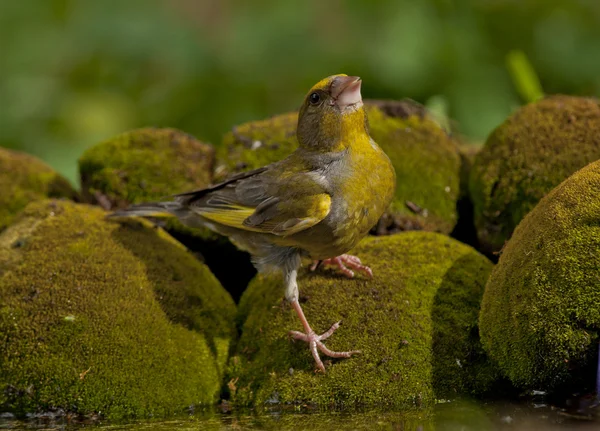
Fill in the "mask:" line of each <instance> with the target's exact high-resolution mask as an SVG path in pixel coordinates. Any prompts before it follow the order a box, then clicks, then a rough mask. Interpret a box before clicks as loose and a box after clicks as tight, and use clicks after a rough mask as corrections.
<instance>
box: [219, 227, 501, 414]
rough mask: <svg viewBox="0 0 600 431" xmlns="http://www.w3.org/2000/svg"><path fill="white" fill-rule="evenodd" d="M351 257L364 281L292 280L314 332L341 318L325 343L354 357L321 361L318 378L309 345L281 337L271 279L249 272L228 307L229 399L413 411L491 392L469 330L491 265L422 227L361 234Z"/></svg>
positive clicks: (289, 316) (279, 297) (291, 321)
mask: <svg viewBox="0 0 600 431" xmlns="http://www.w3.org/2000/svg"><path fill="white" fill-rule="evenodd" d="M355 252H356V254H357V255H358V256H360V258H361V259H362V260H363V262H366V263H368V264H369V265H371V268H372V269H373V271H374V273H375V277H374V279H373V280H366V279H363V278H360V277H358V278H355V279H351V280H349V279H346V278H343V277H341V276H339V275H337V274H336V273H334V272H333V271H329V270H322V271H319V272H318V273H307V272H305V273H303V274H302V275H301V277H300V278H299V281H298V284H299V287H300V301H301V303H302V306H303V308H304V311H305V314H306V316H307V319H308V321H309V322H310V323H311V325H312V326H313V328H314V329H315V331H317V332H323V331H325V330H327V329H328V328H329V327H330V326H331V324H332V323H334V322H336V321H338V320H342V326H341V327H340V329H338V331H337V332H336V333H335V334H334V335H333V336H332V337H331V338H330V339H328V340H327V346H328V347H329V348H331V349H333V350H349V349H360V350H361V351H362V352H363V353H362V354H361V355H359V356H355V357H352V358H350V359H344V360H331V361H330V360H326V359H327V358H323V359H325V360H326V368H327V373H326V374H325V375H323V374H316V373H315V372H314V368H315V365H314V361H313V359H312V356H311V355H310V352H309V350H308V348H307V345H306V344H305V343H303V342H299V341H296V342H293V341H291V340H290V339H289V338H288V336H287V331H288V330H290V329H296V330H298V329H300V328H301V326H300V322H299V320H298V318H297V317H296V316H295V314H294V312H293V310H292V309H291V307H289V305H288V304H287V303H286V302H285V301H284V299H283V288H282V281H281V280H280V277H277V276H263V275H259V276H257V277H256V278H255V279H254V280H253V282H252V283H251V284H250V286H249V288H248V289H247V290H246V292H245V293H244V296H243V297H242V300H241V302H240V305H239V308H238V324H242V336H241V339H240V341H239V343H238V345H237V347H236V352H237V354H236V356H234V357H232V359H231V361H230V372H229V377H228V379H229V382H230V383H229V389H230V391H231V395H232V400H233V402H234V403H238V404H254V405H259V406H260V405H263V404H265V403H267V404H268V403H274V402H278V403H282V404H285V403H308V404H317V405H321V406H333V405H335V406H344V407H350V406H364V405H366V406H387V407H401V408H412V407H426V406H431V405H432V404H433V403H434V401H435V398H436V397H450V396H454V395H455V394H458V393H465V392H474V393H479V392H483V391H485V390H487V389H489V388H490V387H491V385H492V383H493V382H494V380H495V379H496V377H497V373H496V371H495V370H494V369H493V368H492V367H491V366H490V364H489V363H488V362H487V360H486V358H485V356H484V354H483V351H482V349H481V346H480V344H479V340H478V334H477V316H478V310H479V300H480V298H481V295H482V293H483V286H484V285H485V281H486V279H487V276H488V273H489V272H490V270H491V266H492V264H491V263H490V262H489V261H488V260H487V259H486V258H485V257H483V256H481V255H480V254H479V253H477V252H476V251H475V250H473V249H472V248H470V247H468V246H465V245H463V244H460V243H459V242H457V241H455V240H453V239H451V238H448V237H446V236H443V235H440V234H436V233H427V232H407V233H402V234H398V235H392V236H385V237H370V238H367V239H366V240H364V241H363V242H362V243H361V244H360V245H359V246H358V247H357V248H356V250H355ZM242 322H243V323H242Z"/></svg>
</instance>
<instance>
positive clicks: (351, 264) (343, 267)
mask: <svg viewBox="0 0 600 431" xmlns="http://www.w3.org/2000/svg"><path fill="white" fill-rule="evenodd" d="M319 265H333V266H337V267H338V269H339V270H340V271H341V273H342V274H344V275H345V276H346V277H348V278H353V277H354V271H352V270H353V269H354V270H356V271H360V272H362V273H364V274H365V275H366V276H368V277H369V278H372V277H373V271H372V270H371V268H369V267H368V266H366V265H363V264H362V262H361V261H360V259H359V258H358V257H356V256H353V255H351V254H342V255H340V256H337V257H332V258H329V259H324V260H316V261H314V262H313V264H312V265H311V266H310V270H311V271H315V270H316V269H317V268H318V267H319Z"/></svg>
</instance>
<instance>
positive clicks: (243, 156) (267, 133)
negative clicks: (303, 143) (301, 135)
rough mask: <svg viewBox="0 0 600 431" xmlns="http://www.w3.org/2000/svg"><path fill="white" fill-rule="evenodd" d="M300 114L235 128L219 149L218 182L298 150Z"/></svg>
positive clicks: (288, 114)
mask: <svg viewBox="0 0 600 431" xmlns="http://www.w3.org/2000/svg"><path fill="white" fill-rule="evenodd" d="M297 123H298V113H297V112H290V113H287V114H281V115H277V116H275V117H272V118H269V119H266V120H262V121H253V122H250V123H244V124H241V125H239V126H236V127H234V128H233V130H231V131H230V132H228V133H227V134H226V135H225V136H224V137H223V145H221V146H220V147H219V149H218V150H217V167H216V169H215V176H216V178H217V180H222V179H225V178H226V177H228V176H230V175H233V174H236V173H238V172H242V171H249V170H252V169H256V168H260V167H262V166H265V165H268V164H269V163H273V162H276V161H278V160H281V159H284V158H285V157H287V156H288V155H289V154H291V153H292V152H293V151H294V150H295V149H296V148H297V147H298V140H297V139H296V125H297Z"/></svg>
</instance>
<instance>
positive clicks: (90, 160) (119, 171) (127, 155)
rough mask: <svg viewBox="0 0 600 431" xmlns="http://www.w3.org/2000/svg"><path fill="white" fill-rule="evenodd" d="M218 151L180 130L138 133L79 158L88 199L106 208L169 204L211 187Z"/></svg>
mask: <svg viewBox="0 0 600 431" xmlns="http://www.w3.org/2000/svg"><path fill="white" fill-rule="evenodd" d="M213 164H214V149H213V148H212V147H211V146H210V145H207V144H204V143H202V142H200V141H198V140H196V139H195V138H194V137H192V136H190V135H188V134H186V133H183V132H181V131H179V130H175V129H155V128H147V129H138V130H133V131H131V132H127V133H123V134H122V135H119V136H116V137H114V138H112V139H109V140H108V141H106V142H102V143H100V144H98V145H95V146H94V147H92V148H90V149H88V150H87V151H86V152H85V153H84V154H83V155H82V156H81V158H80V159H79V172H80V175H81V185H82V189H83V195H84V198H85V200H86V201H87V202H90V203H95V204H99V205H101V206H102V207H103V208H104V209H107V210H114V209H117V208H125V207H127V206H128V205H130V204H132V203H140V202H149V201H154V200H156V199H161V198H162V199H164V198H166V197H168V196H171V195H173V194H175V193H183V192H187V191H190V190H194V189H199V188H203V187H206V186H208V185H210V183H211V180H212V168H213Z"/></svg>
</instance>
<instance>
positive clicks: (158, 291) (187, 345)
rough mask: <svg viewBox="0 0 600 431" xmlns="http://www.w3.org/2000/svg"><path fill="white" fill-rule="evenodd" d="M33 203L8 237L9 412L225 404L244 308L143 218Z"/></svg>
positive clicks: (1, 342)
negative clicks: (224, 384)
mask: <svg viewBox="0 0 600 431" xmlns="http://www.w3.org/2000/svg"><path fill="white" fill-rule="evenodd" d="M104 215H105V213H104V212H103V211H102V210H100V209H99V208H94V207H91V206H88V205H81V204H74V203H69V202H66V201H64V202H62V201H42V202H38V203H34V204H31V205H30V206H28V207H27V208H26V209H25V210H24V211H23V212H22V213H21V215H20V217H19V219H18V220H17V221H16V222H15V223H14V224H13V225H11V226H10V227H9V228H8V229H6V230H5V231H4V232H3V233H2V234H1V235H0V410H8V411H12V412H15V413H17V414H24V413H27V412H35V411H40V410H41V411H47V410H49V409H56V408H62V409H64V410H66V411H74V412H78V413H81V414H87V413H90V412H96V413H99V414H101V415H103V416H106V417H109V418H121V417H148V416H153V417H159V416H164V415H167V414H171V413H175V412H181V411H183V410H184V409H186V408H188V407H189V406H191V405H196V404H205V403H212V402H214V401H216V400H217V397H218V394H219V390H220V387H221V379H222V373H223V369H224V366H225V362H226V361H227V355H228V349H229V346H230V343H231V340H232V338H233V336H234V334H235V327H234V325H233V321H234V314H235V306H234V303H233V301H232V299H231V297H230V296H229V295H228V294H227V292H226V291H225V290H224V289H223V288H222V287H221V286H220V284H219V282H218V281H217V280H216V278H215V277H214V276H213V275H212V274H211V272H210V271H209V270H208V268H207V267H206V266H205V265H203V264H201V263H200V262H198V261H197V260H196V259H195V258H194V257H193V256H192V255H191V254H190V253H188V252H187V251H186V250H185V248H184V247H183V246H181V245H180V244H179V243H178V242H176V241H175V240H173V239H172V238H171V237H170V236H169V235H167V234H166V233H164V232H163V231H162V230H161V229H157V228H154V227H152V226H151V224H150V223H149V222H146V221H144V220H131V221H130V222H129V223H128V224H125V225H122V224H118V223H114V222H109V221H107V220H105V218H104Z"/></svg>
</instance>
